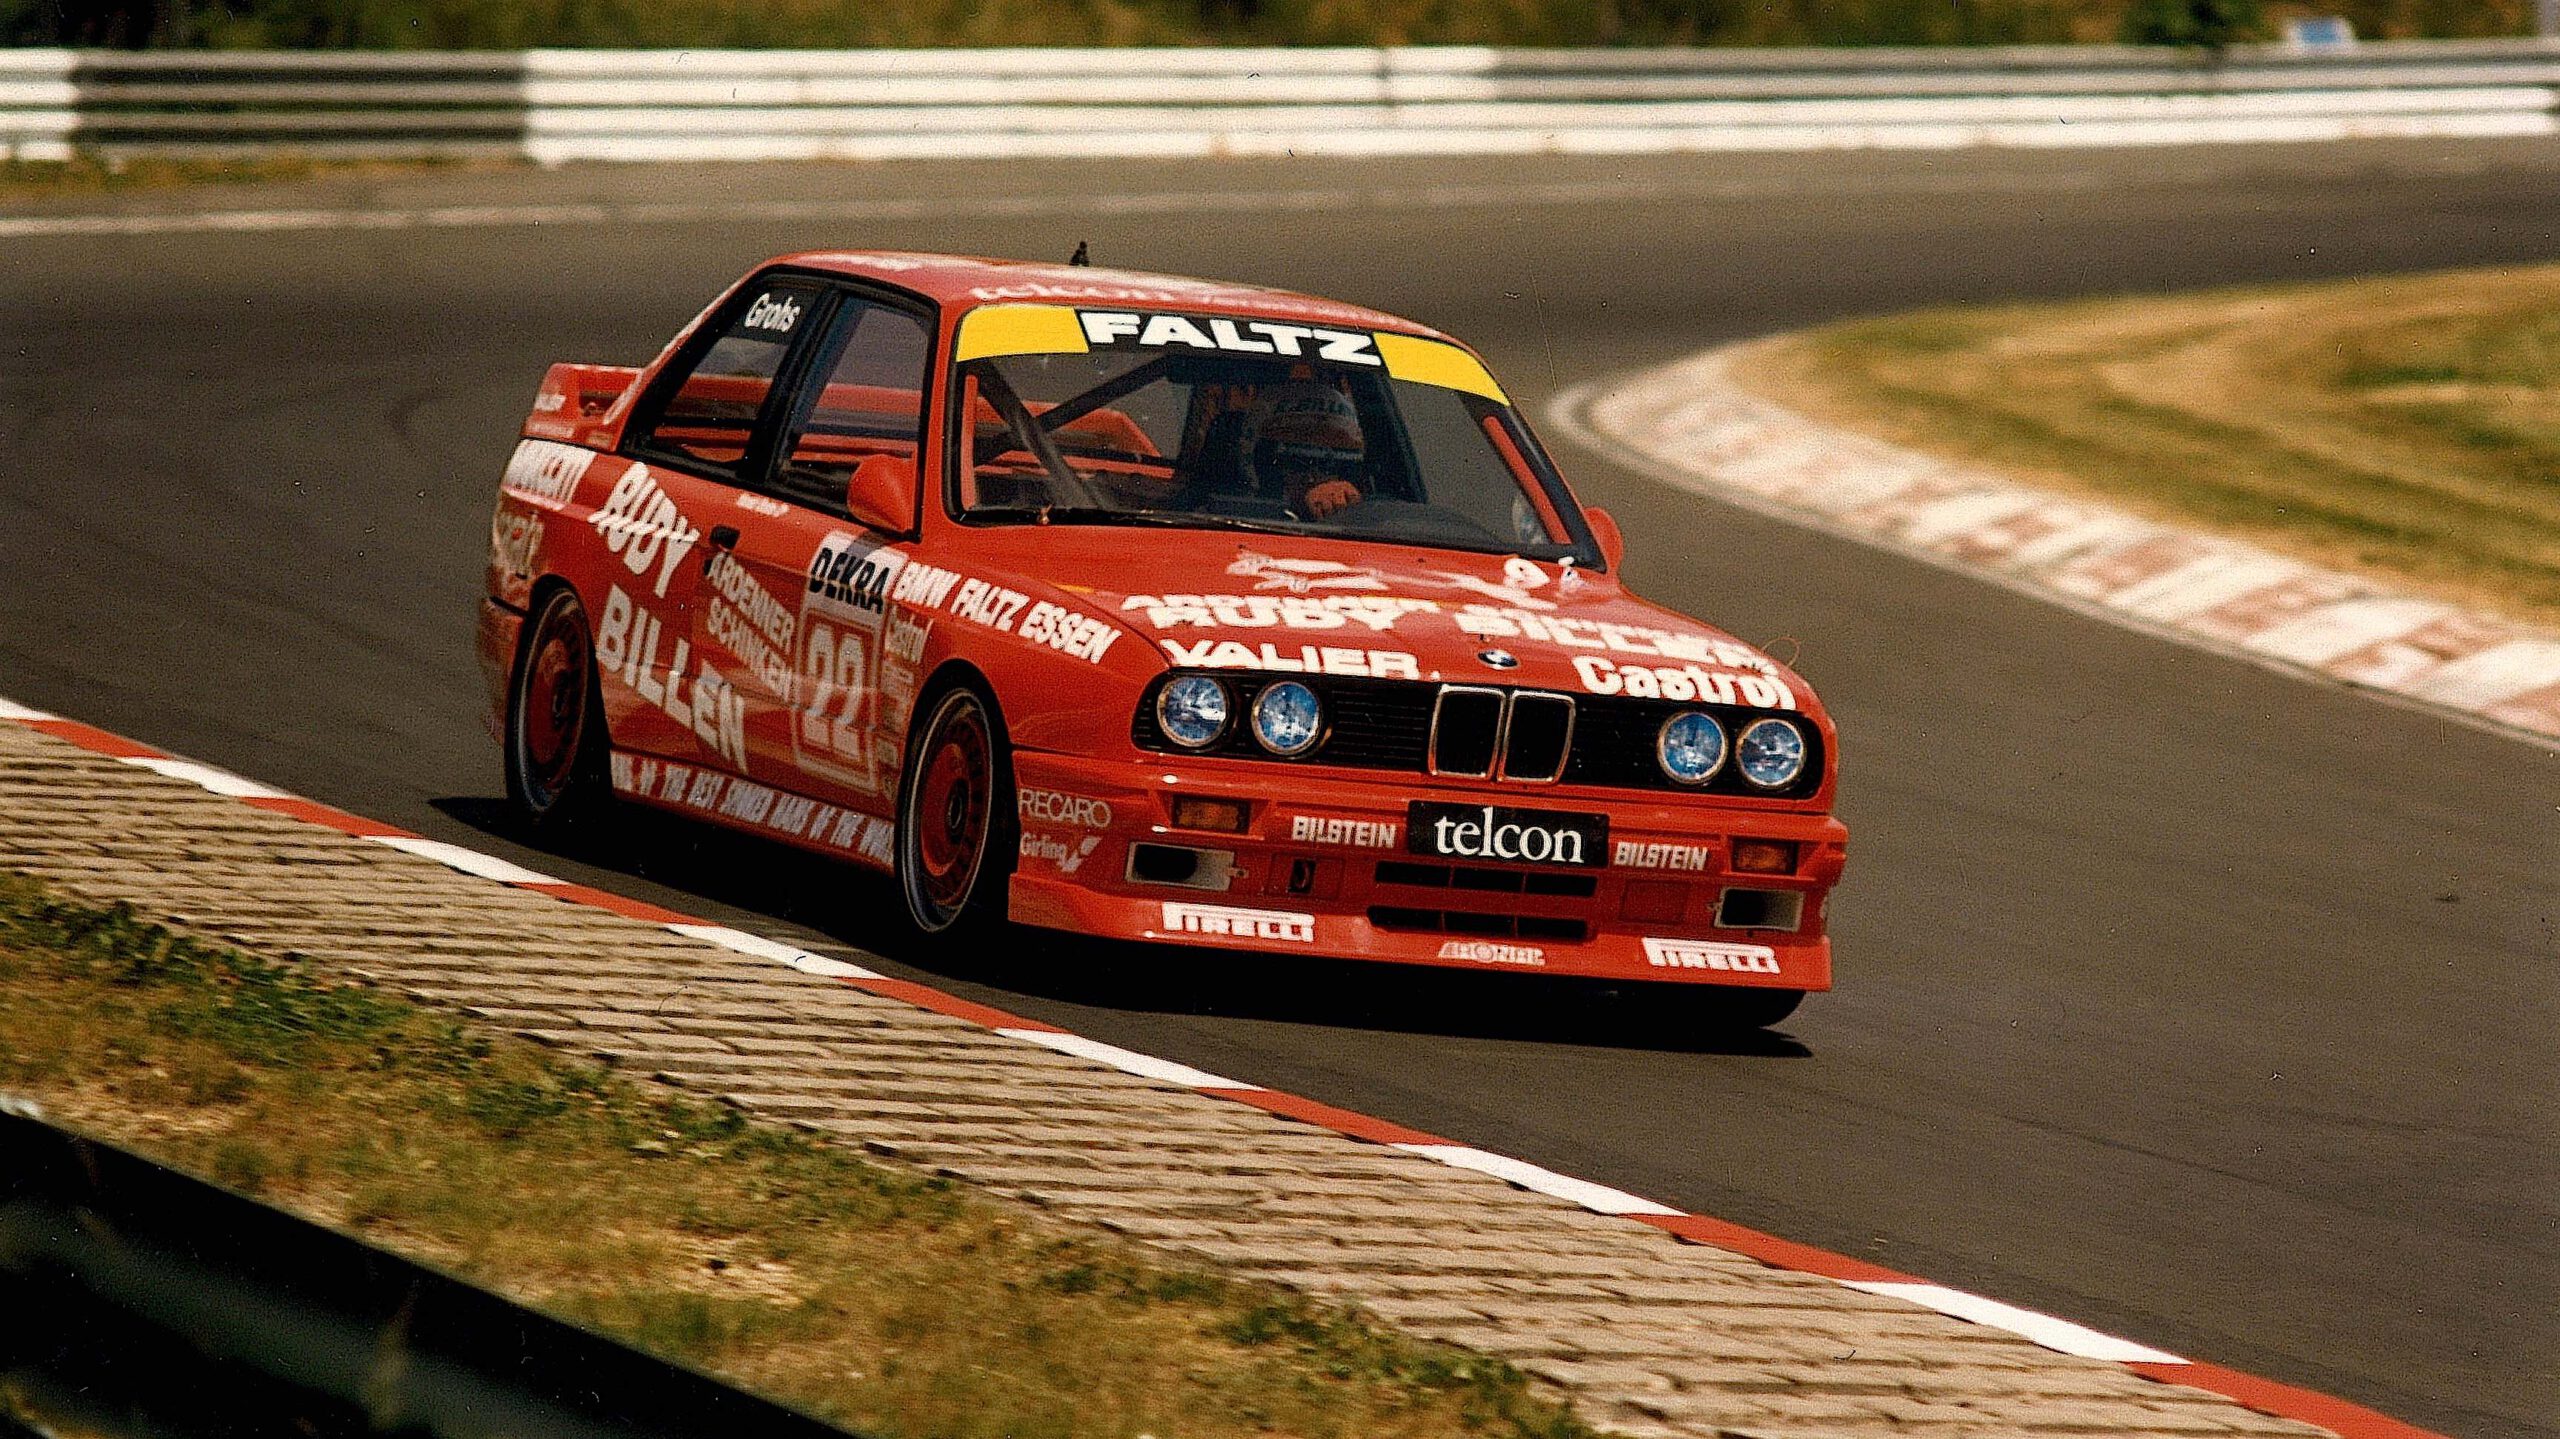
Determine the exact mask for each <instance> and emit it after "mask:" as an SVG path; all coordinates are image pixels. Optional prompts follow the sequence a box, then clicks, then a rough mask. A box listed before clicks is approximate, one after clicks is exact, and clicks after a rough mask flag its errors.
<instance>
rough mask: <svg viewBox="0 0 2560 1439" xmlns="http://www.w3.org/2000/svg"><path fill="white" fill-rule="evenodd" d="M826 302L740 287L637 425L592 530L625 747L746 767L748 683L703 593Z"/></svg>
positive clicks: (617, 733) (813, 286)
mask: <svg viewBox="0 0 2560 1439" xmlns="http://www.w3.org/2000/svg"><path fill="white" fill-rule="evenodd" d="M826 298H827V296H826V292H825V291H824V290H823V289H822V288H821V287H820V286H819V285H818V284H817V283H816V282H814V281H811V280H807V279H798V278H790V277H780V278H775V279H773V280H772V281H771V282H770V283H757V284H750V285H747V286H743V287H741V288H740V289H739V291H738V292H737V294H736V295H734V296H732V297H731V299H730V302H729V303H728V304H727V305H726V306H725V307H723V309H722V311H721V313H719V314H718V315H715V316H713V317H712V319H711V321H710V322H709V323H706V324H705V325H704V326H703V328H702V330H701V332H700V333H698V334H697V335H696V337H695V338H694V340H693V341H691V342H690V343H689V344H688V345H687V346H686V349H685V351H684V352H683V353H681V354H679V355H678V356H677V358H676V360H675V361H674V362H673V363H671V364H670V365H668V366H667V369H666V371H665V372H664V373H663V374H662V375H661V376H660V377H659V378H658V380H657V381H656V382H655V383H653V384H652V385H651V387H650V392H649V394H648V395H646V396H644V397H643V398H642V400H641V404H640V409H639V411H638V413H637V414H635V416H634V417H633V421H632V424H631V426H630V428H629V430H628V431H627V434H628V437H629V438H628V439H627V440H626V442H625V444H624V446H623V451H624V454H625V456H627V457H628V459H629V460H630V461H631V463H630V466H629V468H628V469H626V470H625V471H624V473H623V474H622V476H621V478H619V479H618V480H616V481H615V483H614V486H613V488H612V491H611V493H610V496H609V498H608V499H607V500H606V502H605V504H604V506H603V507H602V508H601V509H600V510H599V511H598V512H597V515H596V517H595V520H594V523H595V525H596V526H597V530H598V534H599V536H600V537H601V539H602V541H603V544H604V547H605V550H606V552H607V554H608V555H609V556H611V557H612V558H610V559H608V560H606V561H605V562H604V563H603V565H602V566H601V570H602V574H603V581H602V583H601V584H600V585H598V586H597V589H598V591H599V593H597V594H596V595H594V596H593V597H592V604H591V608H592V609H593V610H594V613H595V620H594V623H595V631H596V634H595V647H596V666H597V669H598V671H599V672H600V673H601V674H602V675H603V676H604V680H605V691H606V696H607V706H608V715H609V717H610V719H611V724H612V730H613V734H614V739H615V743H616V745H617V746H618V747H620V748H623V749H630V750H637V751H641V752H643V753H648V754H655V755H660V756H665V757H668V758H681V759H691V760H694V761H696V762H698V763H705V764H711V765H716V766H718V767H719V768H722V769H726V770H730V771H732V772H734V773H739V774H744V773H746V772H747V770H748V768H749V765H750V763H751V757H750V750H749V745H748V742H747V728H746V721H747V713H748V711H747V704H746V695H745V692H744V690H743V688H742V683H741V680H742V677H741V676H740V675H739V673H738V672H737V666H736V662H735V660H734V659H732V658H730V657H728V656H714V655H713V654H711V653H709V652H707V651H705V650H704V649H703V647H702V643H701V640H700V637H699V631H700V628H701V619H702V614H701V612H702V604H701V602H700V601H701V597H702V584H703V581H704V580H705V578H707V573H708V570H709V568H710V562H711V560H712V559H713V558H714V557H715V556H716V555H718V554H719V553H721V552H722V551H723V550H724V549H725V548H726V547H727V546H729V545H731V544H733V543H735V540H736V537H737V536H738V535H739V534H740V533H741V532H742V530H743V528H744V527H743V525H742V523H741V521H742V520H743V519H745V518H747V517H748V516H747V512H745V511H742V510H741V509H740V508H739V507H738V499H739V497H740V495H741V494H743V493H744V491H743V490H742V489H741V481H742V477H743V476H744V475H745V474H746V473H747V472H748V471H749V469H750V468H751V467H752V466H754V465H756V464H758V463H759V462H760V461H761V460H762V458H763V456H764V455H765V454H766V453H768V452H769V451H770V449H771V436H772V434H773V431H774V428H775V426H776V425H777V424H778V422H779V414H780V411H781V409H782V408H783V405H782V400H783V396H784V393H785V391H786V389H787V385H786V384H785V383H783V382H784V381H785V380H786V379H787V377H788V376H789V374H790V373H791V367H792V365H793V363H794V360H795V357H796V355H797V354H798V352H799V351H800V349H801V348H802V347H803V346H805V345H806V344H807V343H808V336H809V334H810V333H812V332H814V331H816V330H818V329H820V328H821V327H822V326H823V315H822V310H823V306H824V304H825V302H826ZM616 559H618V560H619V561H620V565H619V566H618V567H617V566H616V565H615V563H614V562H613V561H614V560H616Z"/></svg>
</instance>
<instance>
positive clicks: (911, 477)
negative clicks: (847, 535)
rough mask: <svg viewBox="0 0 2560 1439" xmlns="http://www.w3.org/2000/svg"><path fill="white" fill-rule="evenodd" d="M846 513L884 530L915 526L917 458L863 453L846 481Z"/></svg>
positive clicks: (891, 531)
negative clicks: (859, 462)
mask: <svg viewBox="0 0 2560 1439" xmlns="http://www.w3.org/2000/svg"><path fill="white" fill-rule="evenodd" d="M844 509H845V513H846V514H849V515H851V516H853V518H854V519H855V520H856V521H857V522H859V523H861V524H863V525H865V526H867V527H869V528H871V529H875V530H879V531H881V532H882V533H884V534H892V535H903V534H905V533H907V532H908V531H910V530H912V529H914V528H915V527H916V462H915V461H913V460H910V459H906V458H903V457H901V456H898V455H865V456H864V457H863V460H862V463H861V464H859V465H856V466H854V467H853V477H852V478H851V479H849V480H847V481H845V487H844Z"/></svg>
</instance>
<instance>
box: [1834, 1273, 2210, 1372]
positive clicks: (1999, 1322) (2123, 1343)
mask: <svg viewBox="0 0 2560 1439" xmlns="http://www.w3.org/2000/svg"><path fill="white" fill-rule="evenodd" d="M1838 1282H1839V1283H1842V1284H1846V1285H1848V1286H1849V1287H1850V1288H1852V1289H1863V1290H1865V1291H1866V1292H1868V1293H1869V1294H1881V1295H1884V1296H1885V1297H1887V1298H1890V1299H1900V1300H1903V1301H1905V1302H1906V1303H1911V1304H1917V1305H1919V1306H1920V1307H1921V1308H1923V1309H1935V1310H1936V1311H1938V1312H1939V1313H1941V1314H1944V1315H1948V1316H1950V1317H1952V1318H1956V1319H1963V1320H1968V1321H1970V1322H1972V1323H1975V1324H1986V1325H1989V1326H1990V1327H1991V1328H1994V1329H2006V1330H2008V1331H2009V1332H2010V1333H2012V1334H2016V1335H2019V1336H2021V1337H2023V1338H2027V1339H2032V1340H2034V1341H2035V1342H2037V1343H2038V1344H2041V1345H2043V1346H2044V1347H2045V1348H2047V1349H2052V1350H2056V1351H2059V1352H2061V1353H2064V1354H2076V1355H2078V1356H2080V1357H2081V1358H2083V1359H2105V1360H2109V1361H2112V1362H2114V1363H2117V1364H2184V1363H2186V1362H2187V1361H2186V1360H2184V1359H2181V1358H2179V1357H2178V1356H2177V1355H2175V1354H2169V1353H2164V1352H2162V1351H2161V1350H2158V1349H2153V1348H2150V1347H2149V1346H2147V1345H2142V1344H2136V1343H2134V1342H2133V1341H2132V1340H2130V1339H2118V1338H2117V1337H2115V1336H2114V1335H2112V1334H2101V1333H2099V1332H2098V1331H2097V1330H2095V1329H2090V1328H2087V1327H2085V1326H2083V1325H2078V1324H2074V1323H2072V1322H2071V1321H2070V1320H2068V1319H2056V1318H2054V1317H2053V1316H2052V1315H2050V1314H2039V1313H2037V1312H2036V1311H2034V1310H2032V1309H2020V1308H2019V1307H2018V1306H2016V1305H2014V1304H2003V1303H2001V1302H2000V1301H1999V1300H1997V1299H1986V1298H1984V1297H1982V1296H1981V1295H1979V1294H1967V1293H1965V1292H1964V1291H1963V1290H1961V1289H1949V1288H1948V1287H1947V1286H1945V1285H1943V1284H1905V1283H1900V1282H1896V1281H1893V1280H1884V1279H1843V1280H1840V1281H1838Z"/></svg>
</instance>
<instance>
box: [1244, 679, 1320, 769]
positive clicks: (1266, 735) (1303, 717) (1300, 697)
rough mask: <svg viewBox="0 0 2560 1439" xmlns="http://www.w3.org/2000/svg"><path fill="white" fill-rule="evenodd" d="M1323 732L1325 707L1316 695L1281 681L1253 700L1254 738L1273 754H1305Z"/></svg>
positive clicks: (1306, 689)
mask: <svg viewBox="0 0 2560 1439" xmlns="http://www.w3.org/2000/svg"><path fill="white" fill-rule="evenodd" d="M1322 733H1324V706H1323V705H1322V704H1321V703H1319V702H1318V701H1317V699H1316V692H1315V691H1314V690H1311V689H1309V688H1307V687H1306V686H1305V685H1302V684H1300V683H1298V682H1297V681H1296V680H1282V681H1281V682H1280V683H1278V684H1276V685H1271V686H1269V687H1267V688H1265V689H1264V690H1263V691H1262V693H1260V694H1258V695H1255V696H1254V697H1253V737H1254V738H1255V739H1257V740H1260V741H1261V742H1262V747H1263V748H1264V749H1267V750H1269V751H1271V752H1272V753H1273V754H1276V755H1281V756H1288V755H1300V754H1305V753H1306V752H1307V751H1308V750H1310V749H1312V748H1314V747H1315V742H1316V737H1317V736H1318V735H1320V734H1322Z"/></svg>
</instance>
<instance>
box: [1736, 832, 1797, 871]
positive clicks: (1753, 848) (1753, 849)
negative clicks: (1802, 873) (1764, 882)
mask: <svg viewBox="0 0 2560 1439" xmlns="http://www.w3.org/2000/svg"><path fill="white" fill-rule="evenodd" d="M1733 870H1734V873H1736V874H1793V873H1795V872H1796V843H1795V841H1794V840H1791V839H1737V840H1735V841H1734V842H1733Z"/></svg>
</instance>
